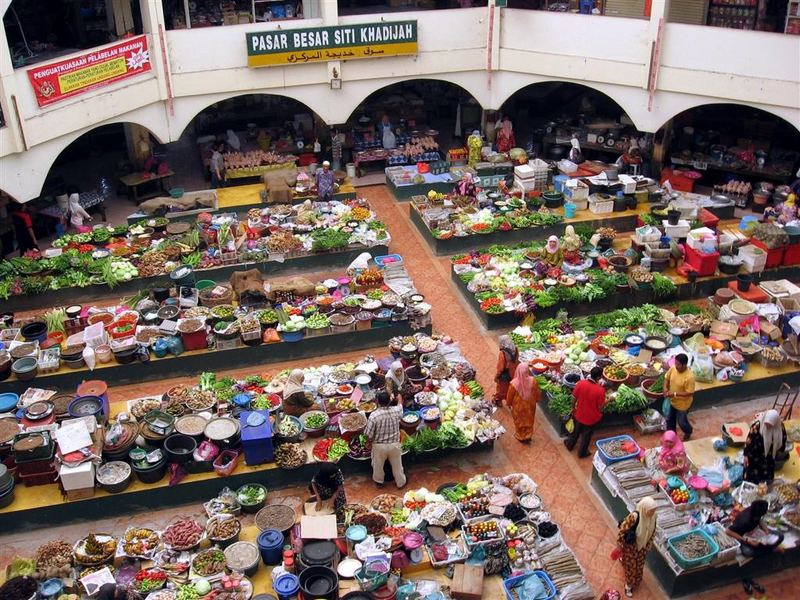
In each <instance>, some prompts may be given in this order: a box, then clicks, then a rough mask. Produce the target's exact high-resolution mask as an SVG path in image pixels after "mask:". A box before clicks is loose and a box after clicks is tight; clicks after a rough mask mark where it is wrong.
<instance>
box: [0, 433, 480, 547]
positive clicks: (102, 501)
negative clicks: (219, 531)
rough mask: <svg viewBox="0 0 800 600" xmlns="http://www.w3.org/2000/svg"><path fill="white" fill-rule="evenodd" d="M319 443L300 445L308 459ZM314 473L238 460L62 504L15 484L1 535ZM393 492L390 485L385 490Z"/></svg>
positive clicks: (347, 469)
mask: <svg viewBox="0 0 800 600" xmlns="http://www.w3.org/2000/svg"><path fill="white" fill-rule="evenodd" d="M317 439H318V438H315V439H308V440H306V441H305V442H303V445H304V448H305V449H306V451H307V453H308V456H309V457H311V449H312V448H313V446H314V443H315V442H316V441H317ZM492 448H493V444H492V443H491V442H490V443H486V444H483V443H474V444H472V445H471V446H468V447H467V448H465V449H463V450H458V451H457V452H474V451H488V450H491V449H492ZM452 453H453V450H452V449H447V450H436V451H433V452H425V453H423V454H417V455H411V454H408V455H406V456H404V457H403V463H404V465H405V468H406V469H407V470H408V469H414V468H415V467H417V468H421V465H423V464H429V463H437V462H443V461H445V460H447V458H448V457H452ZM339 467H340V468H341V469H342V472H343V473H344V475H345V476H347V475H355V474H361V475H363V474H369V473H371V472H372V464H371V462H370V461H369V460H354V459H351V458H349V457H344V458H343V459H342V460H341V461H340V462H339ZM316 471H317V464H316V462H315V461H314V459H312V458H309V462H308V463H306V464H305V465H304V466H302V467H300V468H298V469H294V470H287V469H281V468H280V467H278V466H277V465H276V464H275V463H264V464H261V465H256V466H246V465H245V464H244V463H243V461H240V462H239V464H238V465H237V467H236V469H235V470H234V471H233V473H232V474H231V475H229V476H227V477H220V476H218V475H217V474H216V473H215V472H214V471H211V472H206V473H195V474H189V475H187V476H186V477H185V478H184V479H182V480H181V482H180V483H178V484H176V485H173V486H170V485H169V474H167V475H165V476H164V477H163V478H162V479H161V480H160V481H158V482H157V483H154V484H145V483H142V482H140V481H138V480H137V479H134V480H133V482H132V483H131V485H130V487H128V489H127V490H125V491H124V492H121V493H119V494H109V493H108V492H106V491H104V490H102V489H100V488H97V489H96V490H95V492H94V496H93V497H91V498H86V499H83V500H73V501H70V500H66V499H65V498H64V497H63V495H62V493H61V488H60V487H59V485H58V484H55V483H54V484H46V485H39V486H35V487H26V486H24V485H21V484H20V485H19V486H17V487H15V492H14V494H15V497H14V501H13V502H12V503H11V505H9V506H8V507H6V508H3V509H0V530H2V531H4V532H5V533H7V534H8V533H11V532H13V531H21V530H25V529H30V528H40V527H48V526H50V525H52V524H53V523H59V524H62V525H63V524H66V523H68V522H79V521H88V520H97V519H103V518H107V517H116V516H119V515H122V514H132V513H135V512H141V511H146V510H149V509H154V508H158V509H162V508H166V507H169V506H177V505H180V504H187V503H190V502H205V501H206V500H208V499H209V498H213V497H214V496H216V495H217V494H218V493H219V491H220V490H221V489H222V488H224V487H229V488H231V489H237V488H239V487H241V486H242V485H244V484H246V483H253V482H257V483H260V484H262V485H265V486H266V487H267V489H275V488H283V487H290V486H296V485H303V484H305V483H307V482H308V481H310V480H311V477H312V476H313V475H314V473H315V472H316ZM387 489H389V490H391V485H390V486H389V487H388V488H387Z"/></svg>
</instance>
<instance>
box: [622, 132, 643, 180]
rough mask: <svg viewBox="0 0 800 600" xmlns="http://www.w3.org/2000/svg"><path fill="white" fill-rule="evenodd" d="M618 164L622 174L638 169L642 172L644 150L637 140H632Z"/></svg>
mask: <svg viewBox="0 0 800 600" xmlns="http://www.w3.org/2000/svg"><path fill="white" fill-rule="evenodd" d="M616 165H617V170H618V172H619V173H620V174H621V175H630V174H632V173H634V171H638V172H639V174H641V165H642V151H641V150H640V149H639V145H638V144H637V143H636V142H635V141H633V140H632V141H631V145H630V146H628V149H627V150H626V151H625V154H623V155H622V156H620V157H619V158H618V159H617V162H616Z"/></svg>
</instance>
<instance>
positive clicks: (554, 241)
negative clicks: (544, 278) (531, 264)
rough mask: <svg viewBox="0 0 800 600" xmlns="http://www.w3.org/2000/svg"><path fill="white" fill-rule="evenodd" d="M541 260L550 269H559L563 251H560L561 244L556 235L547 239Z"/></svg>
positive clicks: (562, 259)
mask: <svg viewBox="0 0 800 600" xmlns="http://www.w3.org/2000/svg"><path fill="white" fill-rule="evenodd" d="M541 256H542V260H543V261H544V262H546V263H547V264H548V265H550V266H551V267H560V266H561V263H562V262H563V261H564V251H563V250H562V249H561V242H559V240H558V236H557V235H551V236H550V237H549V238H547V243H546V244H545V246H544V248H542V252H541Z"/></svg>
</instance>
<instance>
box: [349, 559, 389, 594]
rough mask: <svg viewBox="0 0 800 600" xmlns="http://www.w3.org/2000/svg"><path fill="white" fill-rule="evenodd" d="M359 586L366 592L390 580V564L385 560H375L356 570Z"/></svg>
mask: <svg viewBox="0 0 800 600" xmlns="http://www.w3.org/2000/svg"><path fill="white" fill-rule="evenodd" d="M356 581H357V582H358V586H359V587H360V588H361V589H362V590H363V591H365V592H372V591H375V590H377V589H378V588H381V587H383V586H384V585H386V582H387V581H389V564H388V563H387V562H386V561H384V560H373V561H371V562H368V563H367V564H365V565H364V566H363V567H361V568H360V569H359V570H358V571H356Z"/></svg>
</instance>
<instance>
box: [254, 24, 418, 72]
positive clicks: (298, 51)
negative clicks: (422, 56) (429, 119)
mask: <svg viewBox="0 0 800 600" xmlns="http://www.w3.org/2000/svg"><path fill="white" fill-rule="evenodd" d="M245 35H246V39H247V64H248V66H250V67H270V66H274V65H295V64H303V63H309V62H324V61H330V60H353V59H356V58H381V57H385V56H400V55H407V54H416V53H417V22H416V21H391V22H384V23H362V24H358V25H337V26H334V27H310V28H307V29H284V30H276V31H262V32H256V33H247V34H245Z"/></svg>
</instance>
